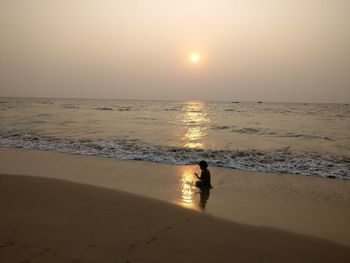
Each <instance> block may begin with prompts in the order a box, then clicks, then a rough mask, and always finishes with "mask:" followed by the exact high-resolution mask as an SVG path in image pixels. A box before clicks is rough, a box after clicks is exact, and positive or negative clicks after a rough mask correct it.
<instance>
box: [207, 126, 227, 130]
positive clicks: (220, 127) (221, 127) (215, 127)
mask: <svg viewBox="0 0 350 263" xmlns="http://www.w3.org/2000/svg"><path fill="white" fill-rule="evenodd" d="M210 128H211V129H213V130H227V129H230V127H229V126H226V125H212V126H211V127H210Z"/></svg>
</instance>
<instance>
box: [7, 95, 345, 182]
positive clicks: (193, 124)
mask: <svg viewBox="0 0 350 263" xmlns="http://www.w3.org/2000/svg"><path fill="white" fill-rule="evenodd" d="M0 146H2V147H23V148H30V149H44V150H53V151H60V152H67V153H75V154H88V155H96V156H104V157H111V158H116V159H130V160H149V161H154V162H162V163H174V164H189V163H196V162H197V161H198V160H199V159H205V160H208V161H209V163H210V164H211V165H214V166H223V167H231V168H237V169H243V170H254V171H264V172H282V173H298V174H304V175H314V176H331V177H337V178H346V179H350V106H349V105H345V104H296V103H295V104H294V103H255V102H241V103H231V102H201V101H187V102H178V101H177V102H176V101H136V100H133V101H132V100H97V99H96V100H86V99H36V98H0Z"/></svg>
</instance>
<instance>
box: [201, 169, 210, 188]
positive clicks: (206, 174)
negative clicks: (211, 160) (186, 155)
mask: <svg viewBox="0 0 350 263" xmlns="http://www.w3.org/2000/svg"><path fill="white" fill-rule="evenodd" d="M200 180H201V181H203V184H204V185H206V186H211V183H210V171H209V170H208V168H205V170H202V172H201V176H200Z"/></svg>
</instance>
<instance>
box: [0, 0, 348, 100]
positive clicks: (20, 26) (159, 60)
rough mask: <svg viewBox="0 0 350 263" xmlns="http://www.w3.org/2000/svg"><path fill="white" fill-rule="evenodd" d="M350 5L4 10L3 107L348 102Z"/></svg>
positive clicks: (83, 4)
mask: <svg viewBox="0 0 350 263" xmlns="http://www.w3.org/2000/svg"><path fill="white" fill-rule="evenodd" d="M349 14H350V1H348V0H332V1H322V0H280V1H272V0H265V1H262V0H236V1H235V0H230V1H229V0H212V1H209V0H183V1H182V0H177V1H174V0H149V1H141V0H139V1H136V0H124V1H117V0H115V1H112V0H60V1H50V0H26V1H24V0H23V1H19V0H2V1H1V2H0V96H29V97H75V98H87V97H88V98H128V99H171V100H172V99H174V100H176V99H180V100H189V99H203V100H225V101H231V100H232V101H256V100H262V101H288V102H350V16H349Z"/></svg>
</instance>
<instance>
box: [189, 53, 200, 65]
mask: <svg viewBox="0 0 350 263" xmlns="http://www.w3.org/2000/svg"><path fill="white" fill-rule="evenodd" d="M190 59H191V62H192V63H198V62H199V61H200V59H201V57H200V56H199V54H198V53H192V54H191V55H190Z"/></svg>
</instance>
